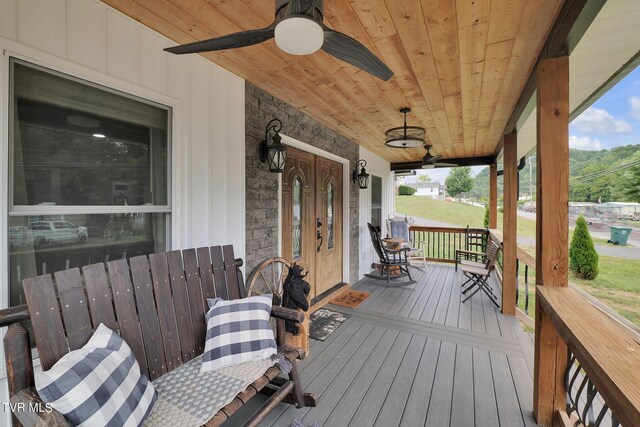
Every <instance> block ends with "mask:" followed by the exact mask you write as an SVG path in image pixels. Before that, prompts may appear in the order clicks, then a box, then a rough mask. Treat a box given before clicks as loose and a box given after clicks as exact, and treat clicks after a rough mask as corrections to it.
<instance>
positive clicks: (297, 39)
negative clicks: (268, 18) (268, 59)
mask: <svg viewBox="0 0 640 427" xmlns="http://www.w3.org/2000/svg"><path fill="white" fill-rule="evenodd" d="M274 33H275V39H276V44H277V45H278V47H279V48H280V49H282V50H283V51H285V52H287V53H289V54H291V55H310V54H312V53H315V52H317V51H318V50H320V48H321V47H322V44H323V43H324V30H323V29H322V27H321V26H320V24H318V23H317V22H316V21H314V20H312V19H309V18H301V17H296V16H293V17H291V18H286V19H283V20H282V21H280V22H279V23H278V25H276V29H275V32H274Z"/></svg>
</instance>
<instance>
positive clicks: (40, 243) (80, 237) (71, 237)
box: [27, 221, 87, 248]
mask: <svg viewBox="0 0 640 427" xmlns="http://www.w3.org/2000/svg"><path fill="white" fill-rule="evenodd" d="M27 230H29V232H30V233H31V239H32V241H33V244H34V246H35V247H36V248H42V247H44V246H46V245H53V244H59V243H76V242H85V241H86V240H87V227H83V226H79V225H75V224H73V223H71V222H69V221H32V222H30V223H29V225H27Z"/></svg>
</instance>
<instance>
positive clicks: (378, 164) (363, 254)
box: [359, 147, 394, 277]
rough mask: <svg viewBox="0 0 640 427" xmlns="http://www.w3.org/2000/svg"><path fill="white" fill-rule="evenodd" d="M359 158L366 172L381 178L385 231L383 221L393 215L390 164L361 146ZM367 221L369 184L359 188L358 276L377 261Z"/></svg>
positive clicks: (369, 205) (369, 197)
mask: <svg viewBox="0 0 640 427" xmlns="http://www.w3.org/2000/svg"><path fill="white" fill-rule="evenodd" d="M360 158H361V159H364V160H366V161H367V172H368V173H369V174H371V175H377V176H379V177H381V178H382V221H383V224H382V232H383V233H386V229H385V224H384V221H385V220H386V219H387V218H388V217H389V215H393V211H394V199H393V195H394V183H393V173H392V172H391V166H390V164H389V162H387V161H386V160H383V159H382V158H380V157H378V156H376V155H375V154H373V153H372V152H371V151H369V150H367V149H366V148H363V147H360ZM369 182H371V180H369ZM369 221H371V185H369V188H367V189H366V190H360V268H359V276H360V277H362V275H364V274H365V273H369V272H370V271H371V263H372V262H378V261H379V260H378V259H377V258H376V254H375V252H374V250H373V246H372V245H371V238H370V236H369V230H368V229H367V223H368V222H369Z"/></svg>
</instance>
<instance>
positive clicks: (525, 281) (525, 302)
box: [524, 264, 529, 314]
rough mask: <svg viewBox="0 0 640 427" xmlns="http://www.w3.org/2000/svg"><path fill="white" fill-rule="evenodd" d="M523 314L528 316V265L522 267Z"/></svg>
mask: <svg viewBox="0 0 640 427" xmlns="http://www.w3.org/2000/svg"><path fill="white" fill-rule="evenodd" d="M524 312H525V313H527V314H529V265H527V264H525V265H524Z"/></svg>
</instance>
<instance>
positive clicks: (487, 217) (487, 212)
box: [483, 203, 489, 228]
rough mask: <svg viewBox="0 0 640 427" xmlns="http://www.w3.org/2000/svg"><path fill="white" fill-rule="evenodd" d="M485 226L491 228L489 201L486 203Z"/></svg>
mask: <svg viewBox="0 0 640 427" xmlns="http://www.w3.org/2000/svg"><path fill="white" fill-rule="evenodd" d="M483 224H484V228H489V203H487V204H486V205H484V222H483Z"/></svg>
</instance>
